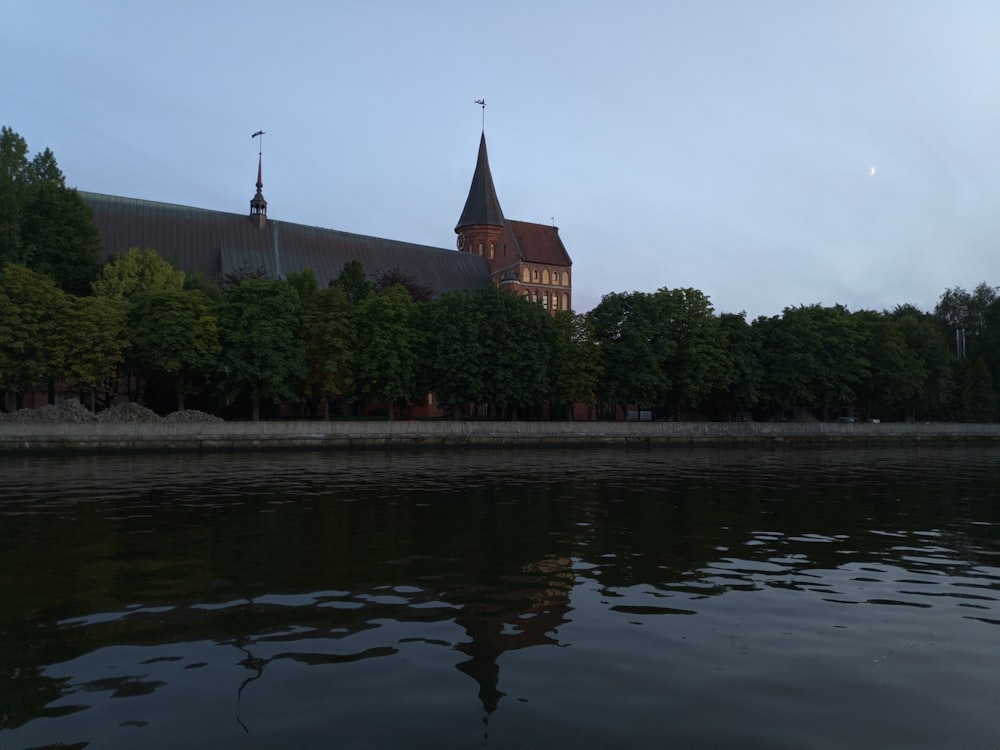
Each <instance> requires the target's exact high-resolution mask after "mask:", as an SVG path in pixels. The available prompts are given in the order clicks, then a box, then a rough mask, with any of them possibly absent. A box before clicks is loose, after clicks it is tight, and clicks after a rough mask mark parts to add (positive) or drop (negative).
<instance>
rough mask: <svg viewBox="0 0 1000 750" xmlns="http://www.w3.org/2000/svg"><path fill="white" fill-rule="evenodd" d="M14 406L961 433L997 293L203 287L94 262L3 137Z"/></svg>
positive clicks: (4, 386)
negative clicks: (586, 411)
mask: <svg viewBox="0 0 1000 750" xmlns="http://www.w3.org/2000/svg"><path fill="white" fill-rule="evenodd" d="M0 197H2V200H0V207H3V212H2V213H0V391H2V392H3V393H4V394H5V398H4V404H3V405H4V407H5V409H6V410H8V411H10V410H13V409H14V408H16V407H17V406H18V404H19V400H20V398H21V397H22V396H23V395H24V394H25V393H26V392H28V391H38V390H48V391H49V392H50V395H51V394H53V393H54V391H55V389H56V387H61V388H64V389H67V390H70V391H74V392H79V393H80V394H82V395H83V396H84V397H85V399H86V401H87V402H88V403H89V404H90V405H91V406H92V408H97V406H98V405H99V403H100V402H101V401H102V400H103V401H104V402H105V403H107V402H109V401H110V399H111V398H113V397H115V396H116V395H121V394H127V396H128V397H129V398H130V399H133V400H135V399H140V398H141V399H143V400H144V401H145V402H146V403H147V404H151V405H154V406H156V407H157V408H158V409H159V410H161V411H170V410H173V409H175V408H179V409H183V408H185V406H186V405H188V404H194V405H196V406H197V407H198V408H202V409H206V410H210V411H216V412H220V413H223V414H225V415H227V416H244V415H246V416H252V417H253V418H258V417H259V416H260V415H261V413H262V410H270V412H269V413H271V414H274V413H277V412H276V406H277V405H282V406H283V408H284V409H285V411H286V413H288V412H289V411H291V412H292V413H297V414H303V415H306V414H308V415H312V416H329V415H331V414H339V415H362V414H367V413H372V412H373V411H374V412H375V413H381V414H384V415H387V416H388V417H389V418H393V416H394V415H397V414H407V413H410V412H411V410H412V407H413V405H416V404H426V403H427V399H428V397H429V394H432V396H430V397H431V398H433V399H434V401H435V403H436V404H437V405H439V406H440V407H442V408H443V409H444V410H445V411H446V412H447V413H448V414H449V415H451V416H459V415H472V414H475V415H480V416H491V417H496V418H508V419H517V418H568V417H570V416H571V415H572V413H573V410H572V406H573V405H574V404H584V405H589V406H593V407H595V409H596V411H597V413H598V414H600V415H601V416H605V417H609V418H611V417H615V416H619V415H621V414H623V413H625V412H627V411H631V410H634V409H639V410H642V411H645V412H649V413H651V414H652V416H653V417H654V418H657V419H668V418H669V419H691V418H705V419H715V420H734V419H751V418H752V419H757V420H767V419H794V418H798V417H801V416H802V415H811V416H812V417H815V418H820V419H837V418H848V419H854V418H857V419H880V420H883V419H884V420H901V419H921V420H922V419H947V420H970V421H988V420H993V419H995V418H996V417H997V415H998V403H1000V399H998V387H1000V299H998V296H997V292H998V289H997V288H996V287H991V286H989V285H988V284H986V283H983V284H980V285H979V286H977V287H976V288H975V289H974V290H972V291H971V292H968V291H966V290H964V289H961V288H958V287H956V288H952V289H947V290H945V292H944V293H943V294H942V295H941V298H940V300H939V302H938V304H937V306H936V307H935V309H934V310H933V311H932V312H923V311H921V310H919V309H917V308H916V307H914V306H912V305H901V306H898V307H896V308H895V309H893V310H883V311H872V310H861V311H857V312H851V311H849V310H848V309H847V308H845V307H843V306H840V305H834V306H831V307H823V306H819V305H809V306H799V307H789V308H786V309H785V310H784V311H783V312H782V313H781V314H780V315H775V316H772V317H760V318H757V319H756V320H753V321H749V322H748V321H747V320H746V317H745V316H744V315H734V314H721V315H718V314H716V313H715V311H714V309H713V307H712V305H711V302H710V300H709V299H708V298H707V297H706V296H705V295H704V294H702V293H701V292H700V291H698V290H696V289H667V288H663V289H659V290H657V291H655V292H627V293H623V292H616V293H611V294H607V295H605V296H604V297H603V298H602V300H601V302H600V303H599V304H598V305H597V306H596V307H595V308H594V309H593V310H592V311H590V312H589V313H587V314H583V315H581V314H576V313H573V312H571V311H561V312H559V313H558V314H557V315H555V316H550V315H548V314H547V313H546V312H545V311H544V310H543V309H542V308H541V307H540V306H539V305H537V304H533V303H531V302H529V301H528V300H527V299H525V298H522V297H518V296H516V295H514V294H511V293H509V292H507V291H505V290H501V289H496V288H493V287H489V288H486V289H480V290H474V291H472V290H470V291H460V292H451V293H448V294H444V295H442V296H440V297H436V298H435V297H433V296H432V294H431V290H430V289H428V288H427V287H425V286H422V285H420V284H419V283H418V282H417V281H416V280H414V279H412V278H410V277H408V276H407V275H406V274H405V273H403V272H401V271H399V270H398V269H390V270H388V271H383V272H381V273H379V274H376V275H374V276H372V277H369V276H368V274H367V273H366V270H365V269H364V268H363V267H362V266H361V265H360V264H359V263H357V262H353V263H348V264H347V265H346V266H345V267H344V269H343V272H342V273H341V275H340V277H339V278H338V279H336V280H335V281H334V282H333V283H332V284H331V285H330V287H329V288H326V289H321V288H319V285H318V284H317V282H316V277H315V275H314V274H313V273H312V272H311V271H306V272H304V273H300V274H290V275H289V278H288V279H287V280H274V279H268V278H264V277H263V276H262V274H259V273H253V272H247V273H240V274H233V275H231V276H230V277H227V278H226V279H223V280H218V281H213V280H209V279H205V278H201V277H192V276H187V275H185V274H184V273H183V272H181V271H179V270H177V269H175V268H173V267H172V266H171V265H170V264H168V263H167V262H165V261H164V260H162V259H161V258H160V257H159V255H157V253H156V252H155V251H154V250H151V249H139V248H135V249H132V250H130V251H129V252H127V253H125V254H123V255H121V256H118V257H114V258H112V259H110V260H109V261H108V262H107V263H106V264H105V265H104V266H103V267H100V266H99V265H98V263H97V257H98V247H97V240H96V231H95V230H94V228H93V226H92V222H91V220H90V216H89V212H88V211H87V209H86V206H85V205H84V204H83V202H82V200H80V198H79V195H77V194H76V192H75V191H73V190H70V189H68V188H66V187H65V181H64V179H63V177H62V174H61V172H59V169H58V166H57V165H56V163H55V158H54V157H53V156H52V154H51V152H49V151H45V152H43V153H42V154H39V155H37V156H35V157H34V158H33V159H28V157H27V147H26V144H24V142H23V139H21V138H20V136H17V134H16V133H13V132H12V131H10V130H9V129H7V128H4V129H3V131H2V134H0Z"/></svg>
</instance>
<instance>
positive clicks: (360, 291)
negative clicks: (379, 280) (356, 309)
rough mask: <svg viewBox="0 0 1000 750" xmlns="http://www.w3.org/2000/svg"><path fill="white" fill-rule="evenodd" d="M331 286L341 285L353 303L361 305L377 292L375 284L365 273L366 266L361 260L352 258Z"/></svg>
mask: <svg viewBox="0 0 1000 750" xmlns="http://www.w3.org/2000/svg"><path fill="white" fill-rule="evenodd" d="M331 286H337V287H340V288H341V289H342V290H343V291H344V294H346V295H347V299H349V300H350V301H351V304H352V305H359V304H361V303H362V302H364V300H365V299H366V298H367V297H368V296H369V295H371V294H373V293H374V292H375V285H374V284H372V282H370V281H369V280H368V276H366V275H365V268H364V266H363V265H361V261H360V260H351V261H348V262H347V263H345V264H344V267H343V268H342V269H341V270H340V274H338V276H337V278H335V279H334V280H333V281H332V282H331Z"/></svg>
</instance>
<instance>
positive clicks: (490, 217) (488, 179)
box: [455, 132, 503, 232]
mask: <svg viewBox="0 0 1000 750" xmlns="http://www.w3.org/2000/svg"><path fill="white" fill-rule="evenodd" d="M471 226H494V227H502V226H503V211H501V210H500V201H499V200H498V199H497V191H496V188H494V187H493V175H492V174H491V173H490V160H489V156H488V155H487V153H486V133H485V132H484V133H483V134H482V136H481V137H480V139H479V158H478V159H476V171H475V173H474V174H473V175H472V186H471V187H470V188H469V197H468V198H467V199H466V201H465V208H464V209H463V210H462V216H461V218H460V219H459V220H458V224H457V225H455V231H456V232H457V231H458V230H459V229H461V228H462V227H471Z"/></svg>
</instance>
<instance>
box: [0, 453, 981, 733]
mask: <svg viewBox="0 0 1000 750" xmlns="http://www.w3.org/2000/svg"><path fill="white" fill-rule="evenodd" d="M0 472H2V474H0V475H2V477H3V483H2V485H0V748H3V749H4V750H12V749H14V748H38V747H47V746H49V747H61V748H89V749H92V750H97V749H99V748H133V747H143V748H173V747H191V748H196V747H211V748H277V747H294V748H331V747H336V748H397V747H410V748H473V747H483V746H485V747H491V748H623V747H628V748H722V747H739V748H741V750H746V749H748V748H769V749H771V750H773V749H775V748H789V749H792V748H794V749H795V750H801V748H852V749H856V748H876V747H877V748H880V749H883V750H884V749H885V748H906V749H907V750H912V749H914V748H918V749H919V748H935V749H937V748H955V749H956V750H957V749H960V748H962V749H964V748H970V749H980V748H981V749H982V750H994V749H995V748H996V747H998V746H1000V602H998V599H1000V450H998V449H997V447H995V446H994V447H991V446H988V445H982V446H972V447H944V448H921V447H908V448H868V449H860V448H858V449H849V448H815V447H814V448H801V449H795V448H783V449H769V448H755V449H749V450H743V449H715V450H713V449H708V448H705V449H668V450H652V451H645V450H623V449H592V450H575V451H570V450H562V449H545V450H537V451H528V450H504V451H492V450H487V449H481V450H476V449H472V450H464V451H463V450H458V451H453V452H452V451H445V450H436V451H425V452H420V451H406V450H403V451H395V452H387V453H383V452H376V451H370V452H327V453H322V452H301V453H296V452H268V453H242V452H241V453H214V454H206V455H198V454H155V455H151V454H143V455H135V456H91V457H87V456H73V457H34V456H22V457H7V458H3V459H0Z"/></svg>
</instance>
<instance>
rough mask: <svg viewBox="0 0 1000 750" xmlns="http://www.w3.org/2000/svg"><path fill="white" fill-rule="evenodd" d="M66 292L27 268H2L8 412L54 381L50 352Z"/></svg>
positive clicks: (0, 380) (2, 383) (0, 336)
mask: <svg viewBox="0 0 1000 750" xmlns="http://www.w3.org/2000/svg"><path fill="white" fill-rule="evenodd" d="M65 297H66V295H65V293H64V292H62V291H61V290H60V289H59V288H58V287H56V285H55V284H54V283H53V282H52V281H51V280H49V279H48V278H46V277H44V276H42V275H40V274H37V273H35V272H34V271H32V270H31V269H29V268H26V267H25V266H22V265H17V264H14V263H8V264H7V265H5V266H3V267H2V269H0V390H2V391H3V392H4V393H5V394H6V396H5V407H6V409H7V410H8V411H12V410H13V409H14V408H15V404H16V403H17V401H18V400H19V399H20V398H21V397H23V395H24V393H25V392H26V391H27V390H28V389H30V388H36V387H38V386H39V385H42V384H45V383H47V382H48V381H49V380H50V379H51V378H52V377H53V376H54V374H55V373H54V368H53V366H52V362H53V357H52V347H53V339H54V336H55V334H56V331H57V329H58V327H59V325H60V323H61V321H62V319H63V318H62V312H63V308H64V307H65V304H66V302H65Z"/></svg>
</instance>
